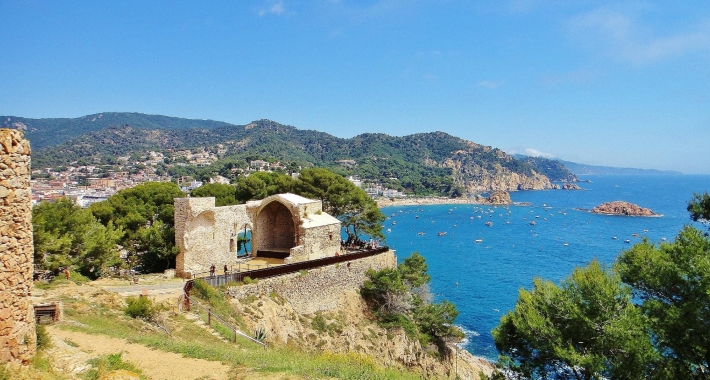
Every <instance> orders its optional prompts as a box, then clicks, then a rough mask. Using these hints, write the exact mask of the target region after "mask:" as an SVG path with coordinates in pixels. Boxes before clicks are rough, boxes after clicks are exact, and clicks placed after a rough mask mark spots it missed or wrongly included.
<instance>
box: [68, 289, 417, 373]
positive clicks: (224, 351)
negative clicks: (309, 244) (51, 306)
mask: <svg viewBox="0 0 710 380" xmlns="http://www.w3.org/2000/svg"><path fill="white" fill-rule="evenodd" d="M213 291H214V289H203V292H204V293H203V294H202V295H203V296H206V297H207V298H208V299H211V300H217V301H218V302H216V304H213V305H212V307H213V309H214V310H218V309H220V308H223V307H225V305H226V307H228V308H229V310H232V311H231V312H233V313H235V314H236V312H235V311H234V310H233V309H232V308H231V307H230V306H229V305H228V304H226V303H225V304H221V303H220V302H226V299H225V298H223V297H224V296H223V295H222V296H220V295H219V294H218V293H217V292H213ZM193 293H197V292H193ZM64 301H66V302H65V308H66V307H72V306H74V307H75V310H77V312H76V313H75V315H74V316H72V317H71V318H68V319H72V320H75V321H76V322H79V324H64V325H60V327H61V328H64V329H69V330H75V331H81V332H85V333H91V334H102V335H107V336H111V337H115V338H122V339H126V340H128V341H129V342H132V343H140V344H143V345H146V346H148V347H151V348H155V349H159V350H162V351H167V352H174V353H178V354H182V355H184V356H186V357H191V358H198V359H206V360H211V361H219V362H221V363H223V364H226V365H228V366H232V367H233V368H237V367H247V368H251V369H252V370H254V371H257V372H264V373H287V374H292V375H298V376H303V377H306V378H322V377H332V378H341V379H393V380H394V379H418V378H420V376H418V375H417V374H415V373H411V372H406V371H403V370H401V369H387V368H383V367H381V366H378V365H377V364H375V362H374V360H373V359H372V358H370V357H368V356H363V355H360V354H355V353H348V354H333V353H329V352H315V353H313V352H310V353H309V352H304V351H303V350H301V349H300V348H297V347H292V346H287V347H277V348H264V347H262V346H261V345H258V344H256V343H253V342H251V341H249V340H247V339H244V338H242V337H238V338H237V342H236V343H233V342H232V341H231V340H232V337H233V335H232V334H233V333H232V332H231V330H230V331H229V332H228V333H229V341H228V342H224V341H222V340H220V339H218V338H216V337H214V336H213V335H212V334H211V333H210V332H209V331H207V330H206V329H204V328H201V327H199V326H197V325H196V324H194V323H191V322H190V321H188V320H187V319H185V317H184V316H183V315H181V314H177V313H168V312H164V313H163V315H164V316H165V319H164V321H165V324H166V325H167V326H168V329H169V330H170V331H171V335H170V336H168V335H167V334H166V333H165V332H162V331H160V330H158V329H151V328H146V327H147V322H145V321H142V320H139V319H132V318H130V317H127V316H126V315H124V313H123V310H120V309H119V310H111V309H108V308H106V307H105V306H97V305H93V307H86V305H84V307H76V306H80V305H78V304H79V303H84V302H85V301H77V300H71V299H70V298H68V297H67V298H65V300H64ZM72 303H74V305H72ZM220 305H221V306H220ZM97 310H100V312H97ZM231 312H230V313H231Z"/></svg>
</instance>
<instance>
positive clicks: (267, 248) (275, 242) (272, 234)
mask: <svg viewBox="0 0 710 380" xmlns="http://www.w3.org/2000/svg"><path fill="white" fill-rule="evenodd" d="M256 226H257V231H258V235H257V236H254V238H255V239H256V243H257V244H256V246H257V247H258V250H259V251H258V252H257V256H259V257H273V258H278V259H283V258H286V257H288V256H289V255H290V253H291V248H293V247H295V246H296V227H295V225H294V221H293V215H292V214H291V211H290V210H289V209H288V208H287V207H286V206H284V205H283V204H282V203H281V202H278V201H272V202H271V203H269V204H268V205H266V206H265V207H264V208H262V209H261V211H260V212H259V215H258V216H257V219H256Z"/></svg>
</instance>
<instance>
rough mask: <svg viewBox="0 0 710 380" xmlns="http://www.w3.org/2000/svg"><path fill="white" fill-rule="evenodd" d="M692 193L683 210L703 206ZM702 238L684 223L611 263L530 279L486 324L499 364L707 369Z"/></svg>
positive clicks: (665, 371) (660, 375)
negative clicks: (552, 278)
mask: <svg viewBox="0 0 710 380" xmlns="http://www.w3.org/2000/svg"><path fill="white" fill-rule="evenodd" d="M709 198H710V197H708V196H707V194H706V195H705V196H699V195H696V196H695V197H694V198H693V200H692V201H691V202H690V205H689V206H688V210H690V211H691V217H692V218H693V219H698V218H700V217H701V216H702V215H705V216H707V215H710V202H708V201H707V199H709ZM708 321H710V238H708V236H707V235H706V234H704V233H703V232H702V231H699V230H697V229H695V228H693V227H690V226H688V227H685V228H684V229H683V230H682V231H680V233H679V234H678V236H677V237H676V238H675V239H674V241H672V242H668V243H661V244H660V245H656V244H653V243H651V242H649V241H648V240H644V241H643V242H641V243H639V244H636V245H634V246H633V247H632V248H631V249H629V250H626V251H624V252H622V253H621V254H620V256H619V257H618V258H617V260H616V263H615V264H614V266H613V267H612V268H611V269H605V268H602V267H601V266H600V265H599V264H598V263H596V262H593V263H592V264H590V265H589V266H588V267H585V268H581V269H579V268H578V269H576V270H575V271H574V273H573V274H572V275H571V276H570V277H569V278H567V279H566V280H564V281H563V282H562V283H561V285H559V286H558V285H555V284H553V283H551V282H549V281H543V280H540V279H536V280H535V282H534V288H533V289H532V290H531V291H527V290H521V292H520V296H519V298H518V302H517V304H516V307H515V310H513V311H510V312H508V314H506V315H505V316H504V317H503V318H502V319H501V324H500V325H499V326H498V327H497V328H496V329H495V330H494V332H493V336H494V339H495V342H496V347H497V348H498V350H499V351H500V352H501V359H500V361H499V365H500V366H502V367H503V368H504V370H505V371H509V372H510V373H511V374H515V375H516V376H518V377H519V378H522V379H542V378H554V379H558V378H559V379H566V378H575V379H600V378H619V379H708V373H710V372H709V371H710V349H709V347H710V327H709V325H708Z"/></svg>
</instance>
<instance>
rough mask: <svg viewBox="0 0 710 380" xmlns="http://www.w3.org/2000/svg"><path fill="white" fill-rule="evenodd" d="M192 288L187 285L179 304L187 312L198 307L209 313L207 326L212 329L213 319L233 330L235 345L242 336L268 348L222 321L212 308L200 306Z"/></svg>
mask: <svg viewBox="0 0 710 380" xmlns="http://www.w3.org/2000/svg"><path fill="white" fill-rule="evenodd" d="M191 288H192V286H189V287H188V286H187V284H186V286H185V288H183V297H184V298H183V299H181V300H180V301H179V304H180V305H181V306H182V305H187V311H191V308H192V307H196V308H198V309H201V310H202V311H204V312H206V313H207V325H208V326H210V327H212V319H213V318H214V319H216V320H217V321H219V322H221V323H222V324H223V325H224V326H225V327H227V328H228V329H230V330H232V332H233V333H234V339H233V341H234V342H235V343H236V342H237V336H241V337H244V338H246V339H248V340H250V341H252V342H254V343H256V344H260V345H262V346H264V347H267V345H266V344H265V343H264V342H261V341H259V340H257V339H254V338H252V337H251V336H249V335H247V334H245V333H243V332H241V331H239V330H238V329H237V328H236V327H234V326H232V325H231V324H229V323H227V322H226V321H225V320H224V319H222V317H220V316H219V315H217V314H215V313H214V312H213V311H212V308H210V307H205V306H203V305H200V304H199V302H197V300H196V299H194V298H191V297H190V294H189V289H191ZM198 315H199V313H198ZM213 328H214V327H213ZM215 330H217V329H216V328H215ZM218 332H219V331H218Z"/></svg>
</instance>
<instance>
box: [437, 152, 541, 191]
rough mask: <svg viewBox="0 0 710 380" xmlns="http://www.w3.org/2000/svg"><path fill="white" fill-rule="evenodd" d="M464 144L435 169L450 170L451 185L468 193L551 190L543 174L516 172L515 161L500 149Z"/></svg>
mask: <svg viewBox="0 0 710 380" xmlns="http://www.w3.org/2000/svg"><path fill="white" fill-rule="evenodd" d="M467 144H468V145H467V149H465V150H461V151H457V152H454V153H452V155H451V157H450V158H447V159H446V160H445V161H444V162H442V163H441V164H439V165H437V166H442V167H446V168H450V169H451V170H452V176H453V177H454V181H455V182H456V183H457V184H459V185H461V186H463V187H464V188H465V189H466V191H468V192H469V193H485V192H490V191H496V190H505V191H517V190H547V189H553V188H554V186H553V184H552V183H551V182H550V179H549V178H547V177H546V176H544V175H543V174H540V173H537V172H536V171H534V170H519V168H518V167H517V166H516V165H515V159H514V158H513V157H512V156H510V155H508V154H506V153H505V152H503V151H501V150H500V149H495V148H491V147H488V146H482V145H478V144H475V143H472V142H467ZM514 169H515V170H514Z"/></svg>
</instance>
